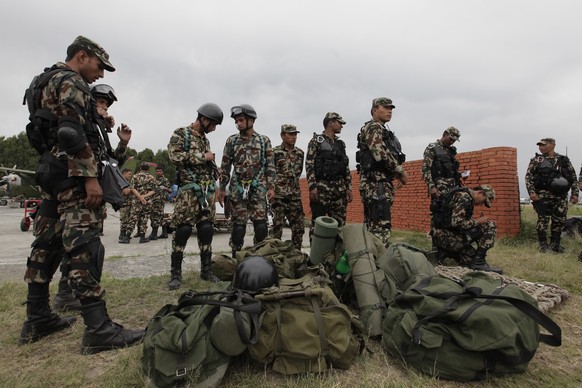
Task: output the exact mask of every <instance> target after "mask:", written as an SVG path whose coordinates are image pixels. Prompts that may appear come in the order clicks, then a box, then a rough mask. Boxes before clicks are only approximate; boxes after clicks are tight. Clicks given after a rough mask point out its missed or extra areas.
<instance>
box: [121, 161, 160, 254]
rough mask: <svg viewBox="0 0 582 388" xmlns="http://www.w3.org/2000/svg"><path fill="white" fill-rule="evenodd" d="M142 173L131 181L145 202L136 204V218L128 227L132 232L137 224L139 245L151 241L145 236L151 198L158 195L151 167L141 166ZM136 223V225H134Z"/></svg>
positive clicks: (146, 164) (143, 164)
mask: <svg viewBox="0 0 582 388" xmlns="http://www.w3.org/2000/svg"><path fill="white" fill-rule="evenodd" d="M139 169H140V171H139V172H138V173H137V174H135V175H134V176H133V178H132V179H131V186H132V187H133V188H134V189H135V190H136V191H137V192H138V193H139V195H140V196H141V198H143V199H144V200H145V201H141V200H140V202H135V203H134V210H133V211H134V212H135V217H132V218H133V219H132V220H131V221H132V223H131V224H130V225H129V226H128V230H129V231H132V230H133V228H134V226H135V223H137V234H136V236H135V237H139V243H140V244H143V243H147V242H149V241H150V239H149V238H147V237H146V236H145V234H146V232H147V229H148V219H149V216H150V213H151V209H152V203H151V197H152V196H153V195H154V194H155V193H156V180H155V179H154V177H153V176H152V175H151V174H150V173H149V169H150V165H149V164H148V163H146V162H143V163H142V164H141V166H140V168H139ZM134 222H135V223H134Z"/></svg>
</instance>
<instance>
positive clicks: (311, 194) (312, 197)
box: [309, 187, 319, 202]
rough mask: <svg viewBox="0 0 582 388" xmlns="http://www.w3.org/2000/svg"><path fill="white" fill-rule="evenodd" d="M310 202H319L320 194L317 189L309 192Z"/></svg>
mask: <svg viewBox="0 0 582 388" xmlns="http://www.w3.org/2000/svg"><path fill="white" fill-rule="evenodd" d="M309 200H310V201H311V202H319V192H318V191H317V187H316V188H315V189H313V190H311V191H309Z"/></svg>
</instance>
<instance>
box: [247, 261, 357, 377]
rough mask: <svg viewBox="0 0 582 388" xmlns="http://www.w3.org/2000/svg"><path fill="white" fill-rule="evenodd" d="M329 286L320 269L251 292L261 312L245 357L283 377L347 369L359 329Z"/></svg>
mask: <svg viewBox="0 0 582 388" xmlns="http://www.w3.org/2000/svg"><path fill="white" fill-rule="evenodd" d="M329 282H330V281H329V278H328V277H327V274H325V272H323V271H322V270H320V271H318V272H310V273H308V274H307V275H305V276H304V277H302V278H300V279H284V278H283V279H280V280H279V287H278V288H270V289H267V290H263V291H262V292H261V293H259V294H256V295H255V298H256V299H258V300H260V301H261V303H262V306H263V313H262V314H261V320H260V321H261V324H260V329H259V334H258V337H257V343H256V344H253V345H251V346H249V355H250V357H251V358H252V359H253V360H255V361H257V362H259V363H262V364H270V365H272V368H273V370H274V371H276V372H279V373H282V374H285V375H289V374H296V373H305V372H317V373H320V372H324V371H326V370H328V368H331V367H333V368H338V369H348V368H349V367H350V366H351V364H352V362H353V361H354V358H355V357H356V356H357V355H358V354H359V353H360V352H361V349H362V346H363V340H362V337H361V333H362V332H363V327H362V325H361V324H360V322H359V321H358V319H357V318H356V317H355V316H354V315H353V314H352V313H351V311H350V310H349V309H348V308H347V307H346V306H345V305H343V304H341V303H340V302H339V301H338V299H337V297H336V296H335V294H334V293H333V291H332V290H331V288H330V287H329V285H328V284H329Z"/></svg>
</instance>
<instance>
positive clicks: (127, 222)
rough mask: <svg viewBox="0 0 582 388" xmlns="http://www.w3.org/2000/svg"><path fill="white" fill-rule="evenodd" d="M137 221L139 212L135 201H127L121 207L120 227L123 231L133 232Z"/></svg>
mask: <svg viewBox="0 0 582 388" xmlns="http://www.w3.org/2000/svg"><path fill="white" fill-rule="evenodd" d="M136 223H137V213H136V212H135V201H127V202H126V203H125V205H124V206H123V207H122V208H121V209H119V228H120V229H121V230H122V231H126V232H127V233H131V232H133V228H134V226H135V224H136ZM130 227H131V229H130Z"/></svg>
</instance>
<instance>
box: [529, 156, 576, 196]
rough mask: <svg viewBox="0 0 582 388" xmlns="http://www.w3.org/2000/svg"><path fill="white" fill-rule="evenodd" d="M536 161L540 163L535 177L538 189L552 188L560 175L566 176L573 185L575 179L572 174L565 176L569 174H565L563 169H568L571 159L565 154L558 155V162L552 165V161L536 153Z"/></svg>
mask: <svg viewBox="0 0 582 388" xmlns="http://www.w3.org/2000/svg"><path fill="white" fill-rule="evenodd" d="M536 161H537V162H538V163H539V164H538V166H537V168H536V171H535V177H534V187H535V188H536V189H538V190H551V189H552V186H551V185H552V182H553V181H554V180H555V179H558V178H560V177H564V178H566V180H567V181H568V185H571V184H572V182H573V180H572V177H570V176H565V175H569V174H564V173H563V170H566V171H567V167H566V166H567V165H568V162H569V159H568V157H567V156H564V155H556V164H555V165H552V162H551V161H550V160H549V159H548V158H547V157H545V156H544V155H540V154H538V153H536Z"/></svg>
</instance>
